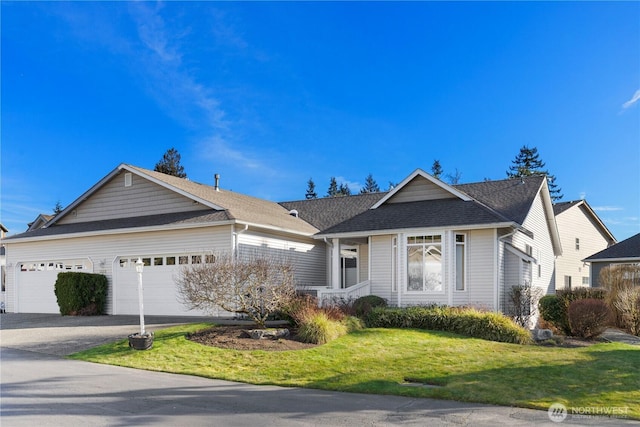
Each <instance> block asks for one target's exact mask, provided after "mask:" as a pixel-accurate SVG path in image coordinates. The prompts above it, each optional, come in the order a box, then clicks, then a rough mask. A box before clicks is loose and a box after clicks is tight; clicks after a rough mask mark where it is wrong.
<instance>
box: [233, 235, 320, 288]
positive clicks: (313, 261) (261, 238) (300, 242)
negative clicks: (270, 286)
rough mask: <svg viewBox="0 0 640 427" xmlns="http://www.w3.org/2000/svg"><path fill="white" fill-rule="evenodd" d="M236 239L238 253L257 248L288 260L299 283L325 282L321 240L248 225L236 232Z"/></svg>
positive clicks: (304, 284)
mask: <svg viewBox="0 0 640 427" xmlns="http://www.w3.org/2000/svg"><path fill="white" fill-rule="evenodd" d="M238 243H239V250H240V253H249V254H250V253H254V252H258V253H261V254H268V255H272V256H274V257H276V258H284V259H287V260H290V261H291V263H292V264H293V265H294V266H295V276H296V283H297V285H298V286H299V287H305V286H325V285H326V283H327V276H326V269H325V264H326V250H325V244H324V242H322V241H318V240H314V239H311V238H304V237H300V238H294V237H292V236H287V235H284V234H274V233H273V232H269V233H266V232H264V231H263V232H260V231H257V230H254V229H251V228H249V229H248V230H247V231H244V232H239V233H238Z"/></svg>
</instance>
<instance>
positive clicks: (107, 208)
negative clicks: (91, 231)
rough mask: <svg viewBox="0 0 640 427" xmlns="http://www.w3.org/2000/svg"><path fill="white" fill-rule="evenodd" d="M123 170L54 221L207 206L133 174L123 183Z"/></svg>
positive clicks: (72, 220) (111, 217) (128, 215)
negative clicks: (128, 183)
mask: <svg viewBox="0 0 640 427" xmlns="http://www.w3.org/2000/svg"><path fill="white" fill-rule="evenodd" d="M126 173H128V172H126V171H121V172H120V173H119V174H117V175H115V176H114V177H113V178H112V179H111V181H109V182H107V183H106V184H105V185H104V186H102V187H101V188H100V189H99V190H97V191H96V192H95V193H93V194H92V195H91V197H90V198H89V199H87V200H86V201H84V202H82V203H80V204H79V205H78V206H77V207H76V208H75V209H74V210H73V211H72V212H69V213H68V214H66V215H65V216H64V217H63V218H61V219H60V220H58V224H71V223H77V222H87V221H100V220H105V219H115V218H129V217H136V216H144V215H157V214H164V213H175V212H188V211H195V210H205V209H211V208H209V207H207V206H204V205H202V204H198V203H196V202H194V201H193V200H191V199H189V198H188V197H185V196H182V195H180V194H178V193H176V192H174V191H170V190H168V189H166V188H164V187H162V186H160V185H158V184H155V183H153V182H151V181H149V180H146V179H144V178H142V177H140V176H137V175H135V174H131V175H132V185H131V186H129V187H125V174H126Z"/></svg>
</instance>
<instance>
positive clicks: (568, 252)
mask: <svg viewBox="0 0 640 427" xmlns="http://www.w3.org/2000/svg"><path fill="white" fill-rule="evenodd" d="M556 221H557V223H558V231H559V232H560V241H561V242H562V256H560V257H558V259H556V280H555V283H556V289H564V287H565V285H564V277H565V276H571V286H572V287H573V288H576V287H581V286H583V284H582V278H583V277H586V278H588V279H589V282H588V283H593V284H596V283H597V279H598V278H597V277H596V278H595V280H593V278H590V277H589V265H588V264H585V263H583V262H582V260H583V259H585V258H587V257H588V256H590V255H593V254H595V253H598V252H600V251H602V250H604V249H606V248H607V247H608V246H609V240H608V238H607V236H606V235H605V234H603V233H602V232H601V228H600V226H599V225H598V224H597V223H596V222H595V221H594V220H593V218H592V216H591V215H590V214H589V213H588V211H587V209H586V208H585V207H584V206H582V205H580V206H573V207H571V208H569V209H567V210H566V211H564V212H562V213H561V214H560V215H558V216H556ZM576 238H578V239H580V249H576ZM586 286H589V285H586Z"/></svg>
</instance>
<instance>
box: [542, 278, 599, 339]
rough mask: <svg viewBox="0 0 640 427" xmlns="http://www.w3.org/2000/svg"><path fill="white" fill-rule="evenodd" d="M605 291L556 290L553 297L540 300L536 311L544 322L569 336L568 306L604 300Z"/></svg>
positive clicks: (594, 289)
mask: <svg viewBox="0 0 640 427" xmlns="http://www.w3.org/2000/svg"><path fill="white" fill-rule="evenodd" d="M606 296H607V291H606V290H605V289H601V288H576V289H572V290H564V289H561V290H557V291H556V294H555V295H545V296H544V297H542V298H540V301H539V303H538V309H539V310H540V315H541V316H542V318H543V319H544V320H546V321H547V322H549V323H551V324H552V325H553V326H555V327H556V328H558V329H559V330H561V331H562V332H564V333H565V334H566V335H571V334H572V331H571V326H570V325H569V315H568V311H569V305H570V304H571V303H572V302H573V301H579V300H583V299H597V300H604V299H605V298H606Z"/></svg>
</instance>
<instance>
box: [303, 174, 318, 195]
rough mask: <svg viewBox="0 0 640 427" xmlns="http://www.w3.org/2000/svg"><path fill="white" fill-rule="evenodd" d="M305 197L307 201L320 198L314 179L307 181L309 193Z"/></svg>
mask: <svg viewBox="0 0 640 427" xmlns="http://www.w3.org/2000/svg"><path fill="white" fill-rule="evenodd" d="M304 197H305V198H306V199H307V200H309V199H317V198H318V194H317V193H316V184H315V183H314V182H313V179H312V178H309V181H307V193H306V194H305V195H304Z"/></svg>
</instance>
